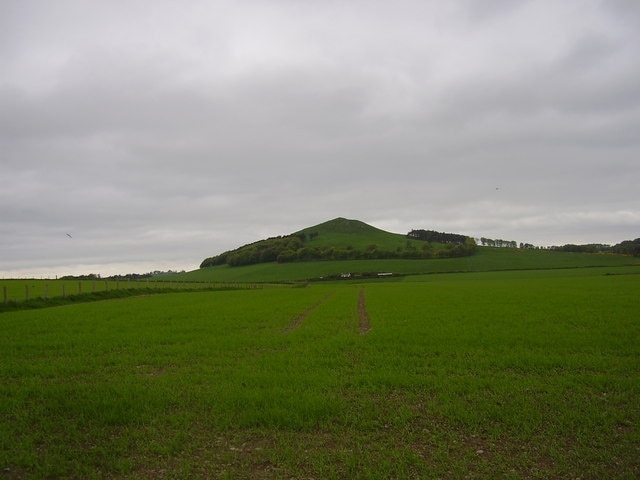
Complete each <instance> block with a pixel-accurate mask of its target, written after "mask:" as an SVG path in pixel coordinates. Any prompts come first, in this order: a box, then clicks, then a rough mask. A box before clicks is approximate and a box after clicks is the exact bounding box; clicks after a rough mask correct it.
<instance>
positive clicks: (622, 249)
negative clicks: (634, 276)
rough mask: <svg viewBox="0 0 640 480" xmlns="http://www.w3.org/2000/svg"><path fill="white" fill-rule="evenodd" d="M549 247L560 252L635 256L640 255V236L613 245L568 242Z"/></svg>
mask: <svg viewBox="0 0 640 480" xmlns="http://www.w3.org/2000/svg"><path fill="white" fill-rule="evenodd" d="M549 249H550V250H555V251H559V252H576V253H617V254H620V255H631V256H634V257H640V238H636V239H635V240H624V241H622V242H620V243H617V244H616V245H613V246H611V245H606V244H602V243H587V244H584V245H575V244H573V243H567V244H565V245H562V246H553V247H549Z"/></svg>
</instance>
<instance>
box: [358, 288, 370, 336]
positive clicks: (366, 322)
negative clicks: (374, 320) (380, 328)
mask: <svg viewBox="0 0 640 480" xmlns="http://www.w3.org/2000/svg"><path fill="white" fill-rule="evenodd" d="M358 323H359V324H360V333H361V334H362V335H364V334H365V333H367V332H369V330H371V321H370V319H369V313H368V312H367V302H366V299H365V296H364V290H360V294H359V295H358Z"/></svg>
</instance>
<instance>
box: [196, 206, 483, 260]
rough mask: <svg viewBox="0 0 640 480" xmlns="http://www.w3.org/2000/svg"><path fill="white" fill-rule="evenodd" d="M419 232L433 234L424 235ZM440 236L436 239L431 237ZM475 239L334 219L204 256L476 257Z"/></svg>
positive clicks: (351, 258) (231, 258) (225, 258)
mask: <svg viewBox="0 0 640 480" xmlns="http://www.w3.org/2000/svg"><path fill="white" fill-rule="evenodd" d="M415 232H430V233H433V234H437V235H436V236H435V237H424V238H423V237H422V236H419V235H415ZM431 238H436V239H437V241H431ZM475 247H476V244H475V242H474V240H473V239H472V238H470V237H466V236H464V235H457V234H445V233H438V232H432V231H425V230H419V231H416V230H412V231H411V232H409V234H407V235H403V234H400V233H391V232H387V231H385V230H381V229H379V228H376V227H373V226H371V225H368V224H366V223H364V222H361V221H360V220H350V219H347V218H343V217H338V218H334V219H333V220H329V221H327V222H324V223H320V224H318V225H315V226H313V227H307V228H304V229H302V230H299V231H297V232H295V233H292V234H289V235H284V236H278V237H272V238H268V239H265V240H260V241H257V242H253V243H250V244H247V245H243V246H242V247H239V248H236V249H235V250H229V251H226V252H224V253H221V254H220V255H216V256H214V257H209V258H206V259H205V260H203V262H202V263H201V264H200V268H205V267H215V266H219V265H228V266H231V267H238V266H242V265H252V264H256V263H271V262H277V263H290V262H304V261H313V260H371V259H382V258H423V259H424V258H434V257H438V258H439V257H460V256H466V255H472V254H473V253H474V252H475Z"/></svg>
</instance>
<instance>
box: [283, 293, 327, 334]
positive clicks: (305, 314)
mask: <svg viewBox="0 0 640 480" xmlns="http://www.w3.org/2000/svg"><path fill="white" fill-rule="evenodd" d="M331 295H333V294H331V293H329V294H327V295H325V296H324V297H322V298H321V299H320V300H318V301H317V302H316V303H314V304H313V305H311V306H310V307H309V308H307V309H306V310H304V311H302V312H300V313H298V314H297V315H295V316H294V317H293V318H292V319H291V322H289V325H287V327H286V328H285V329H284V330H282V333H289V332H290V331H292V330H293V329H294V328H296V327H297V326H299V325H300V324H301V323H302V321H303V320H304V319H305V318H307V317H308V316H309V314H310V313H311V312H313V311H314V310H315V309H316V308H318V307H319V306H320V305H322V304H323V303H324V302H326V301H327V300H329V297H331Z"/></svg>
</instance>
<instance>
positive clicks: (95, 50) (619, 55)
mask: <svg viewBox="0 0 640 480" xmlns="http://www.w3.org/2000/svg"><path fill="white" fill-rule="evenodd" d="M0 176H1V177H0V178H1V183H0V185H1V187H0V277H11V276H36V277H41V276H53V275H64V274H80V273H100V274H102V275H109V274H115V273H131V272H138V273H143V272H147V271H151V270H156V269H159V270H165V269H169V268H171V269H179V270H182V269H185V270H192V269H195V268H197V267H198V265H199V264H200V262H201V261H202V260H203V259H204V258H206V257H209V256H212V255H215V254H218V253H220V252H222V251H224V250H228V249H230V248H235V247H237V246H239V245H242V244H244V243H248V242H252V241H255V240H259V239H262V238H265V237H269V236H274V235H280V234H287V233H292V232H294V231H296V230H299V229H301V228H304V227H307V226H311V225H315V224H317V223H321V222H324V221H326V220H330V219H332V218H335V217H339V216H342V217H347V218H355V219H359V220H362V221H364V222H367V223H369V224H371V225H374V226H376V227H379V228H382V229H385V230H389V231H392V232H397V233H406V232H408V231H409V230H410V229H412V228H424V229H432V230H438V231H446V232H455V233H463V234H467V235H471V236H475V237H481V236H484V237H489V238H502V239H505V240H515V241H517V242H528V243H533V244H536V245H541V246H543V245H560V244H565V243H609V244H615V243H618V242H620V241H622V240H626V239H634V238H637V237H640V187H639V186H640V2H639V1H637V0H562V1H557V0H452V1H446V2H445V1H440V0H432V1H429V0H393V1H391V0H389V1H386V0H378V1H373V0H369V1H364V0H350V1H334V0H323V1H316V0H255V1H251V0H247V1H243V0H229V1H223V0H211V1H189V2H180V1H177V0H175V1H166V0H132V1H127V2H120V1H112V0H109V1H101V0H75V1H74V0H56V1H49V0H42V1H39V0H2V1H0ZM67 234H70V235H71V237H69V236H68V235H67Z"/></svg>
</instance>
